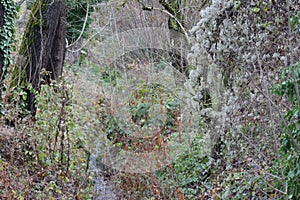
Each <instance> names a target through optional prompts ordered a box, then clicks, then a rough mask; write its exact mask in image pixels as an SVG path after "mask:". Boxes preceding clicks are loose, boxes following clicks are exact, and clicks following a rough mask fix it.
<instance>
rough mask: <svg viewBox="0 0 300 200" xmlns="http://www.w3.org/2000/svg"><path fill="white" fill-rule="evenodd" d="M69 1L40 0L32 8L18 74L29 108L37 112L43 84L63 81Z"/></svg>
mask: <svg viewBox="0 0 300 200" xmlns="http://www.w3.org/2000/svg"><path fill="white" fill-rule="evenodd" d="M65 37H66V3H65V1H64V0H37V1H36V2H35V3H34V5H33V8H32V11H31V15H30V19H29V22H28V24H27V27H26V30H25V33H24V36H23V41H22V44H21V47H20V51H19V54H20V56H21V57H22V59H21V60H22V61H21V63H22V64H19V66H16V70H15V72H14V76H19V78H17V79H16V78H15V80H19V81H18V83H17V84H18V85H19V86H21V87H23V88H24V89H25V91H26V93H27V100H26V101H27V102H26V103H27V109H28V110H29V111H31V113H32V114H33V115H35V112H36V104H35V99H36V98H35V93H36V92H37V91H39V89H40V85H41V83H50V82H51V81H52V80H56V81H57V80H59V78H60V77H61V75H62V69H63V63H64V58H65V46H66V42H65Z"/></svg>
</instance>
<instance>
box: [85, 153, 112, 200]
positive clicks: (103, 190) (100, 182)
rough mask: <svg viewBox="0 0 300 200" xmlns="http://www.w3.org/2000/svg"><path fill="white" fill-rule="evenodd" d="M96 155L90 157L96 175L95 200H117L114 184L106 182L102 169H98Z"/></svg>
mask: <svg viewBox="0 0 300 200" xmlns="http://www.w3.org/2000/svg"><path fill="white" fill-rule="evenodd" d="M96 157H97V156H96V155H95V154H92V155H91V157H90V162H91V165H90V166H91V170H92V171H93V172H94V174H95V188H94V189H95V194H96V196H95V197H94V199H96V200H115V199H117V197H116V193H115V191H114V189H113V185H112V183H110V181H109V180H106V179H105V177H104V176H103V173H102V171H101V169H99V168H98V167H97V160H96Z"/></svg>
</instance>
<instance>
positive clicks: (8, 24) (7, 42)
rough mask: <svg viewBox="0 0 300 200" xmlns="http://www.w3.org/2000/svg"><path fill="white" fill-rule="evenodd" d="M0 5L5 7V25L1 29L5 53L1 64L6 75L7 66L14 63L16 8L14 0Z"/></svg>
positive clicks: (0, 33)
mask: <svg viewBox="0 0 300 200" xmlns="http://www.w3.org/2000/svg"><path fill="white" fill-rule="evenodd" d="M0 3H1V4H2V6H3V7H4V25H3V26H2V27H0V49H1V51H2V52H3V55H2V59H1V62H2V64H3V66H2V71H3V74H5V72H6V69H7V66H8V65H9V64H11V63H12V56H11V54H12V47H13V44H14V32H15V29H14V22H15V16H16V7H15V3H14V1H12V0H0ZM2 77H3V76H2Z"/></svg>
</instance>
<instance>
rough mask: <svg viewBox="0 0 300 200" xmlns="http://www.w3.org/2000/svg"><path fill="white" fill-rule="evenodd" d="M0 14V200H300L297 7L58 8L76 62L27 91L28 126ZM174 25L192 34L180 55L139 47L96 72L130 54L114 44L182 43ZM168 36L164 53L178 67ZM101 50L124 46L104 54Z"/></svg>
mask: <svg viewBox="0 0 300 200" xmlns="http://www.w3.org/2000/svg"><path fill="white" fill-rule="evenodd" d="M0 2H1V4H3V5H4V7H5V8H8V10H9V12H8V13H6V17H7V18H6V19H8V20H7V21H6V25H5V26H4V28H1V32H0V38H1V40H0V47H1V51H2V52H4V54H3V56H2V57H1V60H0V62H1V63H2V64H4V65H2V66H3V67H2V72H3V74H2V75H1V77H2V78H4V81H3V82H1V84H3V87H2V95H1V105H2V106H1V112H2V113H1V119H0V199H151V200H152V199H158V200H160V199H166V200H167V199H174V200H175V199H178V200H187V199H191V200H193V199H292V200H294V199H295V200H297V199H300V196H299V194H300V156H299V153H300V129H299V123H300V121H299V107H300V94H299V90H300V89H299V88H300V87H299V86H300V61H299V55H300V50H299V42H300V11H299V10H300V5H299V2H296V1H268V0H255V1H243V0H229V1H222V0H213V1H210V2H208V1H205V0H203V1H201V0H199V1H173V0H172V1H148V0H143V1H124V2H115V1H108V2H104V1H100V0H95V1H77V0H76V1H73V0H68V1H67V7H68V16H67V19H66V20H67V26H68V30H67V35H66V39H67V40H68V42H69V44H67V45H70V46H68V50H69V53H70V54H72V53H78V52H79V57H80V58H79V59H77V61H75V62H73V61H68V62H66V63H65V65H64V67H65V68H64V74H63V76H62V77H61V79H57V80H51V81H50V82H48V81H46V80H44V79H43V78H41V82H43V81H45V82H47V83H49V84H45V85H40V88H39V89H38V90H35V89H34V88H32V86H31V85H28V86H27V88H26V89H27V90H30V92H31V93H34V95H35V96H36V100H35V103H36V113H35V115H34V116H32V115H31V114H30V112H28V110H27V109H26V106H27V105H26V101H25V100H26V98H27V93H26V92H25V91H24V90H23V89H24V88H23V89H22V87H21V86H22V85H17V86H16V87H11V88H12V89H11V90H6V88H9V86H11V84H15V83H13V81H16V80H11V76H12V75H11V72H12V68H13V66H18V65H20V63H19V61H20V60H17V59H15V57H14V56H12V54H13V55H15V54H17V51H16V50H15V49H12V48H11V47H13V46H14V45H15V42H16V46H17V45H18V42H19V41H14V37H12V36H13V34H14V33H15V31H14V29H15V28H16V29H17V30H19V29H20V28H24V27H15V25H14V15H15V14H16V13H15V7H14V4H13V2H12V1H7V0H0ZM26 3H27V7H28V8H30V7H31V5H30V3H33V1H29V0H28V1H26ZM24 9H25V7H24V6H23V7H21V12H19V13H18V15H21V13H22V12H24V11H22V10H24ZM170 14H171V15H172V16H171V15H170ZM25 19H26V18H25ZM177 20H178V21H177ZM179 23H180V24H179ZM181 25H182V26H184V27H183V28H185V29H186V30H189V29H191V31H190V33H191V34H189V35H188V38H190V39H191V44H190V45H191V46H192V47H191V48H190V47H189V46H188V45H187V46H188V47H187V48H188V49H190V52H189V54H188V55H180V56H179V57H178V56H177V57H176V55H171V54H170V52H169V51H168V50H164V49H155V48H150V47H149V48H146V49H135V50H133V51H131V52H129V53H128V52H126V51H125V50H124V52H125V53H124V54H121V55H118V56H117V57H116V58H114V59H115V60H112V61H111V62H109V63H105V64H106V65H105V64H103V63H104V62H103V60H101V59H103V58H102V57H101V55H102V54H101V52H104V51H106V50H107V49H105V48H110V49H109V50H112V52H111V53H112V54H114V53H116V52H117V50H119V48H122V49H126V48H129V49H130V48H131V45H132V46H134V44H128V43H126V42H125V43H124V41H122V39H124V38H122V36H123V35H122V34H121V33H122V32H123V31H126V30H130V29H134V28H144V27H146V26H155V27H163V28H166V30H167V29H168V28H170V26H173V28H171V29H174V30H175V29H176V30H179V29H180V30H179V31H180V32H182V31H183V32H185V31H186V30H181V29H182V27H180V28H179V27H178V26H181ZM135 30H140V29H135ZM19 32H20V31H19ZM19 32H18V31H16V34H19ZM115 33H116V34H115ZM170 35H171V36H169V37H171V38H160V39H161V40H162V41H164V42H165V41H169V40H170V41H169V43H168V45H170V46H171V47H172V48H174V49H176V48H177V50H178V52H181V53H182V52H184V53H186V52H185V51H182V49H180V48H181V47H178V46H176V44H174V41H172V39H174V38H172V37H173V36H172V34H170ZM114 37H115V38H114ZM133 37H134V40H133V41H139V42H141V43H142V42H143V39H144V38H147V37H148V36H146V35H138V34H137V35H135V34H133ZM139 37H144V38H139ZM17 38H20V36H19V35H18V37H17ZM125 38H126V37H125ZM184 38H186V36H184ZM110 39H111V40H112V41H114V40H116V41H118V42H120V43H121V44H124V45H127V46H124V47H119V46H117V48H118V49H116V47H115V46H114V45H115V44H114V43H111V44H109V45H108V46H101V44H103V43H102V42H103V41H105V42H107V41H110ZM155 39H156V38H155ZM19 43H20V42H19ZM166 43H167V42H166ZM105 44H106V43H105ZM151 44H152V43H151ZM73 48H74V49H73ZM114 48H115V49H114ZM12 50H13V51H12ZM83 50H84V51H83ZM99 52H100V53H99ZM81 53H84V54H82V55H80V54H81ZM116 54H117V53H116ZM68 56H71V55H68V54H67V57H68ZM16 57H17V56H16ZM18 59H20V58H19V57H18ZM175 59H176V62H177V61H178V62H177V65H178V66H179V68H177V67H178V66H174V65H175V64H174V60H175ZM75 60H76V59H75ZM187 61H189V63H188V64H187V63H186V62H187ZM76 62H77V63H76ZM170 69H171V70H170ZM41 73H42V74H41V77H42V75H45V74H48V73H49V71H47V70H46V69H45V70H43V71H41ZM18 75H19V78H20V76H21V74H18ZM170 77H171V78H170ZM173 79H175V81H174V80H173ZM185 106H186V107H185ZM187 111H188V112H187ZM186 113H189V114H190V115H191V116H193V117H195V121H191V120H190V121H189V120H186V121H185V120H184V119H185V117H186V116H185V114H186ZM193 122H195V123H196V124H197V128H196V129H195V130H196V131H195V133H196V134H195V136H194V137H193V140H192V141H190V143H189V144H190V145H189V146H188V147H186V146H185V148H184V149H180V148H181V147H180V144H181V143H180V142H181V141H182V140H184V139H186V138H185V133H186V132H185V131H186V130H184V128H186V127H189V126H190V128H195V127H194V124H193ZM188 130H190V131H191V129H188ZM193 130H194V129H193ZM191 132H192V131H191ZM186 135H188V134H186ZM208 141H210V143H209V144H208ZM211 141H213V142H211ZM170 144H171V147H175V148H174V149H177V150H182V151H178V152H180V153H178V154H176V155H175V156H174V155H172V156H173V157H172V159H169V157H163V158H165V160H164V159H161V157H151V154H150V153H157V154H158V155H164V153H166V152H167V153H169V152H171V153H172V150H173V149H172V148H171V147H170V146H169V145H170ZM172 145H173V146H172ZM176 145H177V146H176ZM170 149H171V150H170ZM175 152H177V151H175ZM171 153H170V154H171ZM127 154H131V155H134V156H136V159H137V161H142V162H144V163H143V165H141V164H140V163H138V162H135V161H136V160H132V162H128V161H127V160H126V159H125V158H128V157H129V156H127V157H126V156H125V157H122V156H123V155H127ZM134 156H133V157H134ZM143 156H144V157H143ZM156 156H157V155H156ZM145 157H146V159H145ZM118 158H121V159H124V161H126V162H127V163H126V162H123V164H122V163H121V165H120V166H117V165H116V163H114V161H118ZM155 158H157V159H155ZM121 161H122V160H121ZM160 162H161V163H160ZM124 163H125V164H124ZM137 163H138V164H137ZM153 163H155V164H153ZM117 164H118V163H117ZM151 164H153V165H157V166H155V167H154V168H153V169H152V170H149V169H150V167H151ZM149 166H150V167H149ZM136 168H138V169H136Z"/></svg>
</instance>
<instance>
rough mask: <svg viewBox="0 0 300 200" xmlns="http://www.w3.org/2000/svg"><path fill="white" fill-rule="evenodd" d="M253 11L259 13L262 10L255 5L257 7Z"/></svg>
mask: <svg viewBox="0 0 300 200" xmlns="http://www.w3.org/2000/svg"><path fill="white" fill-rule="evenodd" d="M252 11H253V12H254V13H259V11H260V8H258V7H255V8H253V9H252Z"/></svg>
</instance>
